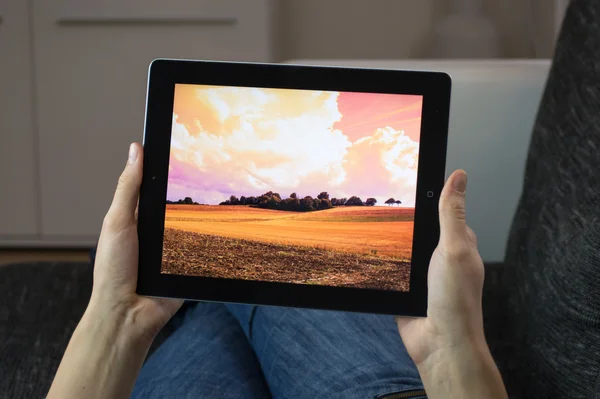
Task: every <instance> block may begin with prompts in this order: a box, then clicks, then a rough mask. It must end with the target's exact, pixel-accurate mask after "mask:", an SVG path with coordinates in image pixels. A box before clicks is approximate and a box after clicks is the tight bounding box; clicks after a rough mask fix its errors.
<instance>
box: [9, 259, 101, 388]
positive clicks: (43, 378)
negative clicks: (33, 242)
mask: <svg viewBox="0 0 600 399" xmlns="http://www.w3.org/2000/svg"><path fill="white" fill-rule="evenodd" d="M91 289H92V267H91V266H90V265H89V264H86V263H81V264H79V263H33V264H14V265H5V266H0V397H2V398H42V397H44V396H45V395H46V394H47V392H48V389H50V384H51V383H52V379H53V378H54V374H55V373H56V369H57V368H58V365H59V363H60V360H61V358H62V355H63V352H64V351H65V348H66V347H67V343H68V342H69V339H70V338H71V334H72V333H73V330H74V329H75V327H76V326H77V323H78V322H79V319H80V318H81V315H82V314H83V312H84V310H85V308H86V306H87V303H88V300H89V297H90V293H91Z"/></svg>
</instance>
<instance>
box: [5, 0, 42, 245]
mask: <svg viewBox="0 0 600 399" xmlns="http://www.w3.org/2000/svg"><path fill="white" fill-rule="evenodd" d="M27 5H28V2H26V1H23V0H0V240H2V241H9V240H10V241H15V242H16V241H24V240H35V239H37V235H38V233H39V227H40V226H39V225H38V220H39V214H38V205H39V203H38V201H39V198H38V190H37V159H36V153H37V150H36V149H37V147H36V145H35V140H34V122H33V121H34V119H33V118H32V113H33V104H32V82H31V77H32V70H31V66H32V63H31V46H30V44H31V37H30V34H29V32H30V31H29V16H28V9H27Z"/></svg>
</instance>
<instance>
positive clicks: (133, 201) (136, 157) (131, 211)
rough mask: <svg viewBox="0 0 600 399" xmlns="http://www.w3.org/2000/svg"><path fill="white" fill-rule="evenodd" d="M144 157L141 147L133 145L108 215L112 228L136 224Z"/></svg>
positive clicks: (136, 144)
mask: <svg viewBox="0 0 600 399" xmlns="http://www.w3.org/2000/svg"><path fill="white" fill-rule="evenodd" d="M142 157H143V150H142V147H141V145H140V144H138V143H132V144H131V146H130V147H129V157H128V159H127V165H126V166H125V169H124V170H123V172H122V173H121V176H120V177H119V183H118V184H117V189H116V191H115V195H114V197H113V201H112V204H111V206H110V209H109V211H108V214H107V215H106V217H107V219H108V221H109V223H110V224H111V226H113V227H114V228H116V229H120V228H123V227H125V226H127V225H130V224H132V223H135V210H136V207H137V202H138V197H139V192H140V185H141V183H142V163H143V162H142Z"/></svg>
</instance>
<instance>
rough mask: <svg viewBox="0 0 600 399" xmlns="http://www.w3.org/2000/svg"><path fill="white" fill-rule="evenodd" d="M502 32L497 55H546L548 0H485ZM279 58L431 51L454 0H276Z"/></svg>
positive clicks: (550, 25) (550, 24)
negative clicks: (432, 38) (438, 27)
mask: <svg viewBox="0 0 600 399" xmlns="http://www.w3.org/2000/svg"><path fill="white" fill-rule="evenodd" d="M559 1H561V0H559ZM483 3H484V12H485V13H486V15H487V16H488V17H489V18H490V19H491V20H492V21H493V23H494V24H495V25H496V28H497V29H498V32H499V34H500V47H501V56H502V57H506V58H549V57H550V56H551V55H552V51H553V43H554V28H555V21H554V12H555V7H553V6H552V4H553V2H552V1H551V0H502V1H498V0H483ZM277 4H278V6H279V18H278V21H279V34H280V38H279V45H280V49H279V52H278V57H280V59H283V60H285V59H301V58H310V59H318V58H328V59H356V58H359V59H369V58H370V59H390V58H392V59H394V58H395V59H401V58H423V57H426V56H427V57H430V56H433V57H435V56H436V55H435V54H430V53H429V51H428V49H429V47H430V37H429V36H430V32H431V31H432V29H433V28H434V27H435V25H436V23H439V21H440V19H441V18H442V17H443V16H444V15H445V13H446V12H447V11H449V10H450V9H452V4H453V2H452V1H439V0H438V1H435V0H419V1H415V0H369V1H365V0H326V1H324V0H301V1H297V0H280V1H279V2H278V3H277Z"/></svg>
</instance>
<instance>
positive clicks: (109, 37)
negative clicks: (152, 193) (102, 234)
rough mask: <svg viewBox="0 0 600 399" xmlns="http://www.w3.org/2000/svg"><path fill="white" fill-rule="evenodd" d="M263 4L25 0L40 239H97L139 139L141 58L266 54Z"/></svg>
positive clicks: (144, 63)
mask: <svg viewBox="0 0 600 399" xmlns="http://www.w3.org/2000/svg"><path fill="white" fill-rule="evenodd" d="M14 1H15V2H17V1H19V0H14ZM270 3H271V2H270V1H268V0H253V1H251V2H250V1H245V0H220V1H207V0H205V1H202V0H200V1H199V0H195V1H183V0H174V1H169V2H166V1H157V0H153V1H149V0H146V1H141V0H137V1H136V0H126V1H124V0H111V1H94V0H78V1H65V0H36V1H33V9H32V23H33V33H34V40H33V56H34V59H35V84H36V89H35V101H36V104H37V115H36V119H37V126H38V130H39V148H40V152H39V173H40V193H41V195H40V198H41V222H42V223H41V234H42V239H43V240H46V241H53V242H58V243H61V242H62V243H64V245H86V244H91V243H93V242H94V241H95V240H96V239H97V237H98V234H99V230H100V225H101V221H102V218H103V216H104V214H105V212H106V210H107V208H108V206H109V203H110V200H111V198H112V193H113V190H114V188H115V185H116V182H117V178H118V175H119V173H120V171H121V169H122V167H123V166H124V165H125V161H126V156H127V148H128V143H129V142H131V141H134V140H138V141H140V140H141V138H142V129H143V124H144V105H145V95H146V80H147V69H148V65H149V64H150V61H151V60H152V59H154V58H159V57H160V58H164V57H170V58H194V59H218V60H253V61H269V60H270V55H271V50H272V43H271V42H270V40H271V37H272V35H271V34H270V33H271V31H270V29H271V22H272V21H271V20H270V7H269V5H270ZM24 80H26V79H24ZM19 196H20V195H19Z"/></svg>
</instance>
